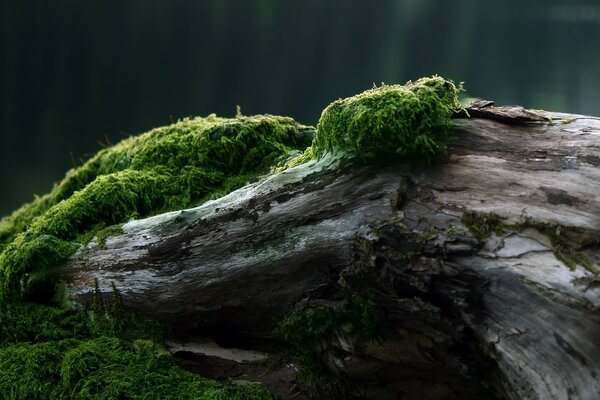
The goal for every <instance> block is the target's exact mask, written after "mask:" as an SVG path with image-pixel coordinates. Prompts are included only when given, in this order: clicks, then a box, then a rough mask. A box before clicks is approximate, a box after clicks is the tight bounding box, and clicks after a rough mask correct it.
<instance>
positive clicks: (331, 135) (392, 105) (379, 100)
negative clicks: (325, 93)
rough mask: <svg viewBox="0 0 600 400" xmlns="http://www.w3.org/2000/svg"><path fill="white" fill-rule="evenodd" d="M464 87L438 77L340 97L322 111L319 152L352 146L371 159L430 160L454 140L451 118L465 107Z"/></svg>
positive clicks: (316, 150)
mask: <svg viewBox="0 0 600 400" xmlns="http://www.w3.org/2000/svg"><path fill="white" fill-rule="evenodd" d="M459 91H460V88H457V87H456V86H455V85H454V83H452V82H451V81H447V80H445V79H443V78H441V77H437V76H434V77H431V78H422V79H419V80H418V81H416V82H409V83H407V84H406V85H404V86H400V85H390V86H387V85H383V86H381V87H375V88H373V89H371V90H367V91H365V92H363V93H360V94H358V95H356V96H353V97H349V98H346V99H340V100H337V101H335V102H333V103H331V104H330V105H329V106H328V107H327V108H326V109H325V110H324V111H323V113H322V115H321V119H320V120H319V124H318V127H317V135H316V137H315V139H314V142H313V148H314V153H315V155H316V156H317V157H320V156H322V155H323V154H324V153H326V152H335V151H338V150H346V151H352V152H354V153H356V154H358V155H360V156H361V157H363V158H365V159H372V158H375V157H380V156H391V157H394V158H399V159H401V160H407V159H409V160H418V159H421V158H425V159H427V160H429V159H431V158H432V157H433V156H435V155H437V154H439V153H441V152H443V150H444V149H445V146H446V143H447V142H448V140H449V133H448V128H449V127H450V117H451V116H452V114H453V113H454V112H455V111H457V110H458V109H460V108H461V105H460V102H459V100H458V92H459Z"/></svg>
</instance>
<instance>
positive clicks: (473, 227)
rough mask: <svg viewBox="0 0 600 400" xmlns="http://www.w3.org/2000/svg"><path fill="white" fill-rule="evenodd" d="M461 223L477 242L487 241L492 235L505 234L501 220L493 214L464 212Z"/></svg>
mask: <svg viewBox="0 0 600 400" xmlns="http://www.w3.org/2000/svg"><path fill="white" fill-rule="evenodd" d="M462 223H463V224H464V225H465V226H466V227H467V229H469V231H470V232H471V235H473V237H474V238H476V239H479V240H484V239H487V238H489V237H490V236H492V234H493V233H495V234H496V235H502V234H503V233H505V232H506V229H505V223H504V222H503V220H502V218H500V216H499V215H498V214H494V213H480V212H475V211H465V212H464V213H463V216H462Z"/></svg>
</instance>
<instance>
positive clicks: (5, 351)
mask: <svg viewBox="0 0 600 400" xmlns="http://www.w3.org/2000/svg"><path fill="white" fill-rule="evenodd" d="M0 371H2V373H1V374H0V393H2V395H3V398H4V399H14V400H21V399H22V400H36V399H40V400H53V399H82V400H83V399H90V400H91V399H94V400H98V399H107V400H108V399H173V400H175V399H190V400H191V399H194V400H199V399H200V400H203V399H207V400H208V399H211V400H212V399H222V400H230V399H239V400H241V399H261V400H263V399H272V396H270V395H269V394H268V393H267V392H266V391H265V390H264V389H262V388H260V387H259V386H256V385H250V386H244V387H235V386H231V385H225V384H221V383H218V382H215V381H212V380H207V379H203V378H200V377H198V376H196V375H194V374H192V373H190V372H186V371H184V370H182V369H180V368H179V367H177V366H176V365H175V364H174V363H173V361H172V359H170V358H168V357H164V356H158V355H157V354H156V352H155V351H154V349H153V348H152V347H151V346H149V345H148V344H146V343H145V342H143V341H136V342H133V343H127V342H124V341H122V340H120V339H117V338H110V337H99V338H93V339H88V340H78V339H65V340H60V341H53V342H43V343H19V344H16V345H12V346H8V347H5V348H2V349H0Z"/></svg>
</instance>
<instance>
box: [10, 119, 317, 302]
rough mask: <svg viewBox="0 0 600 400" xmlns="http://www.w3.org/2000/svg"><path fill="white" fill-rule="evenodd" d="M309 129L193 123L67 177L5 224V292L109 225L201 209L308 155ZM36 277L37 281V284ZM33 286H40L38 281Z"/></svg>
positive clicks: (157, 133)
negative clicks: (289, 159) (296, 154)
mask: <svg viewBox="0 0 600 400" xmlns="http://www.w3.org/2000/svg"><path fill="white" fill-rule="evenodd" d="M308 130H310V129H309V128H308V127H305V126H302V125H300V124H298V123H296V122H295V121H294V120H293V119H291V118H286V117H276V116H269V115H264V116H252V117H243V116H242V117H238V118H234V119H224V118H218V117H216V116H214V115H211V116H209V117H207V118H196V119H186V120H184V121H181V122H178V123H176V124H173V125H171V126H167V127H163V128H158V129H155V130H153V131H150V132H148V133H146V134H143V135H140V136H135V137H131V138H128V139H125V140H123V141H122V142H120V143H118V144H116V145H115V146H112V147H109V148H106V149H103V150H101V151H100V152H98V154H96V155H95V156H94V157H93V158H92V159H90V160H89V161H88V162H86V163H85V164H84V165H82V166H81V167H79V168H77V169H73V170H71V171H69V172H68V173H67V175H66V177H65V179H64V180H63V181H62V182H60V183H59V184H58V185H56V186H55V187H54V188H53V190H52V191H51V192H50V193H49V194H47V195H45V196H43V197H40V198H37V199H35V200H34V201H33V202H32V203H30V204H27V205H25V206H23V207H22V208H20V209H19V210H17V211H15V212H14V213H13V214H12V215H11V216H9V217H6V218H4V219H2V220H1V221H0V251H2V253H1V254H0V283H1V286H0V287H1V290H2V293H3V294H5V295H6V294H7V293H21V294H27V293H28V292H29V289H30V288H31V287H33V286H35V287H36V288H37V287H38V286H37V284H36V283H35V282H41V281H44V280H45V279H46V278H45V271H48V270H49V269H50V268H51V267H52V266H54V265H56V264H57V263H59V262H61V261H63V260H64V259H65V258H67V257H69V256H70V255H71V254H72V253H73V252H74V251H75V250H76V249H77V247H78V246H77V245H76V244H75V243H74V242H83V243H85V242H86V241H87V240H89V239H91V238H92V237H93V236H95V235H97V234H98V232H100V235H99V242H100V244H101V245H103V243H104V240H105V239H106V237H107V236H106V235H105V234H114V233H115V232H116V230H112V231H107V230H105V229H106V227H109V226H113V225H118V224H122V223H124V222H126V221H127V220H128V219H130V218H138V217H145V216H149V215H152V214H157V213H161V212H165V211H170V210H176V209H182V208H185V207H191V206H195V205H198V204H199V203H201V202H202V201H204V200H206V199H208V198H211V197H213V196H219V195H223V194H226V193H227V192H229V191H231V190H234V189H236V188H238V187H240V186H243V185H244V184H245V183H246V182H248V181H249V180H252V179H253V177H255V176H257V175H258V174H262V173H265V172H268V170H269V168H271V167H273V166H274V165H275V164H276V163H277V162H278V161H280V160H282V159H284V158H285V157H286V155H287V154H288V153H289V152H290V151H292V150H304V149H305V148H306V146H308V144H309V143H308V141H309V140H310V135H306V132H307V131H308ZM34 278H35V279H34ZM32 280H34V281H35V282H32Z"/></svg>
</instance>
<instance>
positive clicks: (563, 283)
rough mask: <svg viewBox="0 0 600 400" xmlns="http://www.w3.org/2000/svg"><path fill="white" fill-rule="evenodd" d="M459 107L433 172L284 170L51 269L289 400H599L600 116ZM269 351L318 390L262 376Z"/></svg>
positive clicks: (189, 358)
mask: <svg viewBox="0 0 600 400" xmlns="http://www.w3.org/2000/svg"><path fill="white" fill-rule="evenodd" d="M466 112H467V113H468V114H470V115H471V118H467V117H466V115H465V114H464V113H463V114H459V115H456V118H455V119H454V120H453V122H452V133H453V137H454V139H453V141H452V144H451V146H450V147H449V149H448V151H447V153H446V155H445V156H444V157H442V158H439V159H436V162H435V163H433V164H432V165H430V166H424V165H422V164H421V165H415V163H407V162H403V163H398V162H394V161H390V159H388V158H385V159H384V160H381V161H380V162H378V161H377V160H372V159H371V160H370V161H368V162H365V161H364V160H363V159H362V158H361V157H356V156H348V155H347V153H341V154H338V155H335V154H330V153H328V154H325V155H323V156H322V157H320V158H318V159H312V160H309V161H307V162H304V163H299V165H296V166H294V163H292V164H289V165H288V168H287V169H285V170H283V171H282V172H279V173H276V174H272V175H269V176H267V177H264V178H261V179H260V180H258V181H257V182H254V183H251V184H249V185H246V186H244V187H242V188H240V189H238V190H235V191H233V192H231V193H229V194H228V195H226V196H223V197H220V198H218V199H215V200H211V201H208V202H205V203H204V204H202V205H200V206H199V207H195V208H190V209H185V210H177V211H172V212H168V213H164V214H160V215H156V216H153V217H149V218H145V219H137V220H132V221H130V222H127V223H126V224H124V225H123V226H122V227H120V228H119V229H117V230H114V231H112V232H110V234H107V235H98V236H97V237H96V238H94V239H92V240H91V241H90V242H89V243H88V244H87V245H85V246H83V247H81V248H79V250H78V251H77V252H76V253H75V254H74V255H72V256H70V258H68V260H67V261H66V262H63V263H62V265H61V266H60V267H59V268H54V269H52V272H51V276H52V278H53V280H55V279H58V280H60V281H63V282H64V283H65V285H66V286H65V288H64V293H63V294H64V296H65V298H67V299H68V300H69V301H72V302H77V303H80V304H88V305H89V304H92V303H94V302H97V301H98V299H99V298H104V299H105V300H104V301H105V302H107V303H109V302H110V301H114V299H115V296H116V297H117V298H118V301H119V303H120V304H122V307H123V308H124V309H126V310H128V311H133V312H135V313H137V314H140V315H144V316H147V317H151V318H152V319H154V320H158V321H161V322H163V323H167V324H168V325H169V326H171V327H172V329H171V330H170V332H169V335H170V336H169V337H168V338H167V343H168V344H169V346H170V348H171V351H172V353H174V354H175V355H177V356H179V357H181V358H183V359H185V360H186V363H187V364H188V366H189V367H190V368H195V369H197V370H199V371H202V372H203V373H205V374H208V375H213V376H214V377H220V378H223V377H229V378H232V377H235V378H240V377H245V378H244V379H248V380H257V381H262V382H264V383H265V384H266V385H267V387H271V388H272V389H273V390H274V392H275V393H277V394H280V395H282V396H283V397H284V398H286V397H289V398H291V397H294V398H302V397H310V396H311V395H312V396H319V395H320V396H324V397H331V396H334V395H339V396H345V397H348V398H349V397H352V396H355V397H360V396H363V397H366V398H402V399H422V398H432V399H434V398H435V399H452V398H456V399H465V398H485V397H486V396H487V397H489V398H508V399H523V398H529V399H547V398H556V399H595V398H597V397H598V395H599V393H600V383H599V382H600V381H598V379H597V371H596V367H597V366H600V344H598V342H597V340H596V338H597V332H599V331H600V316H599V313H598V305H599V303H600V297H599V294H600V293H599V285H598V279H597V271H598V267H599V260H600V258H599V256H600V250H599V246H600V232H599V228H598V227H599V226H600V224H599V222H600V221H599V220H600V197H599V196H598V189H597V188H598V183H600V135H599V132H600V122H598V119H596V118H592V117H585V116H576V115H567V114H559V113H547V112H539V111H531V110H524V109H522V108H520V107H494V106H493V104H492V103H490V102H478V103H475V104H473V105H472V106H471V107H470V108H468V109H467V110H466ZM320 128H321V127H320ZM307 129H308V128H306V129H304V128H303V132H305V133H306V132H307ZM111 299H112V300H111ZM281 343H284V344H285V348H286V349H287V350H289V351H290V353H291V357H292V360H298V361H299V362H300V364H301V368H303V370H304V373H305V376H307V377H308V378H309V380H310V381H311V382H312V383H313V384H314V385H316V388H317V390H316V391H315V392H313V393H307V392H306V390H305V389H306V388H304V387H302V385H299V386H298V387H297V388H296V389H297V390H296V389H295V388H294V387H286V385H290V386H291V385H292V383H293V382H295V379H296V378H295V377H294V376H293V372H295V370H294V371H292V372H289V371H288V372H285V371H287V370H286V368H288V369H289V366H290V364H289V363H287V362H284V363H282V364H281V365H280V366H279V367H278V368H275V370H265V369H262V370H261V369H260V367H257V364H256V362H257V361H259V360H262V359H264V358H265V357H267V356H268V355H269V354H271V355H273V354H274V352H276V351H281V349H282V347H281ZM286 360H287V359H286ZM274 371H275V372H274ZM277 374H279V375H277ZM284 375H285V377H283V376H284ZM265 377H266V378H265ZM269 379H270V380H269ZM277 379H279V384H277V383H275V382H274V381H275V380H277ZM281 382H283V386H282V383H281Z"/></svg>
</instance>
